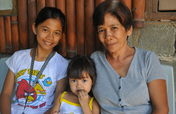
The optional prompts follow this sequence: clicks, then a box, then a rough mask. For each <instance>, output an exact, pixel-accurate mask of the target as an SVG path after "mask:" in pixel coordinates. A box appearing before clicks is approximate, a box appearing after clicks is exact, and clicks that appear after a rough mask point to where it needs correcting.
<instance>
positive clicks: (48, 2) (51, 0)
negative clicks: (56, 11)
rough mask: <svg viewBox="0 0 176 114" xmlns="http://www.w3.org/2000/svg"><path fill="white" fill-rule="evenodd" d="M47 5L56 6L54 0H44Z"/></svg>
mask: <svg viewBox="0 0 176 114" xmlns="http://www.w3.org/2000/svg"><path fill="white" fill-rule="evenodd" d="M46 6H47V7H56V4H55V0H46Z"/></svg>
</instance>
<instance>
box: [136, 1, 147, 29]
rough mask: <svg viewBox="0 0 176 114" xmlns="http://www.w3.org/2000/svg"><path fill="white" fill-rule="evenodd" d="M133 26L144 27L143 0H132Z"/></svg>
mask: <svg viewBox="0 0 176 114" xmlns="http://www.w3.org/2000/svg"><path fill="white" fill-rule="evenodd" d="M133 9H134V11H133V17H134V27H144V21H145V20H144V10H145V0H133Z"/></svg>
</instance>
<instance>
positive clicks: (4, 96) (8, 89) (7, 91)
mask: <svg viewBox="0 0 176 114" xmlns="http://www.w3.org/2000/svg"><path fill="white" fill-rule="evenodd" d="M14 84H15V74H14V73H13V72H12V71H11V70H10V69H9V71H8V73H7V76H6V79H5V81H4V86H3V89H2V92H1V95H0V112H1V113H2V114H11V94H12V91H13V87H14Z"/></svg>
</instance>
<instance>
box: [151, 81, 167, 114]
mask: <svg viewBox="0 0 176 114" xmlns="http://www.w3.org/2000/svg"><path fill="white" fill-rule="evenodd" d="M148 88H149V94H150V98H151V102H152V107H153V113H152V114H168V112H169V106H168V101H167V87H166V81H165V80H163V79H157V80H153V81H151V82H149V83H148Z"/></svg>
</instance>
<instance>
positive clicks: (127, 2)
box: [121, 0, 132, 11]
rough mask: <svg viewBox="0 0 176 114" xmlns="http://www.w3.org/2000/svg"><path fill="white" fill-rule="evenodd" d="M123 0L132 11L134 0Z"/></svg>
mask: <svg viewBox="0 0 176 114" xmlns="http://www.w3.org/2000/svg"><path fill="white" fill-rule="evenodd" d="M121 2H122V3H124V4H125V5H126V6H127V7H128V8H129V10H130V11H131V6H132V0H121Z"/></svg>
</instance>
